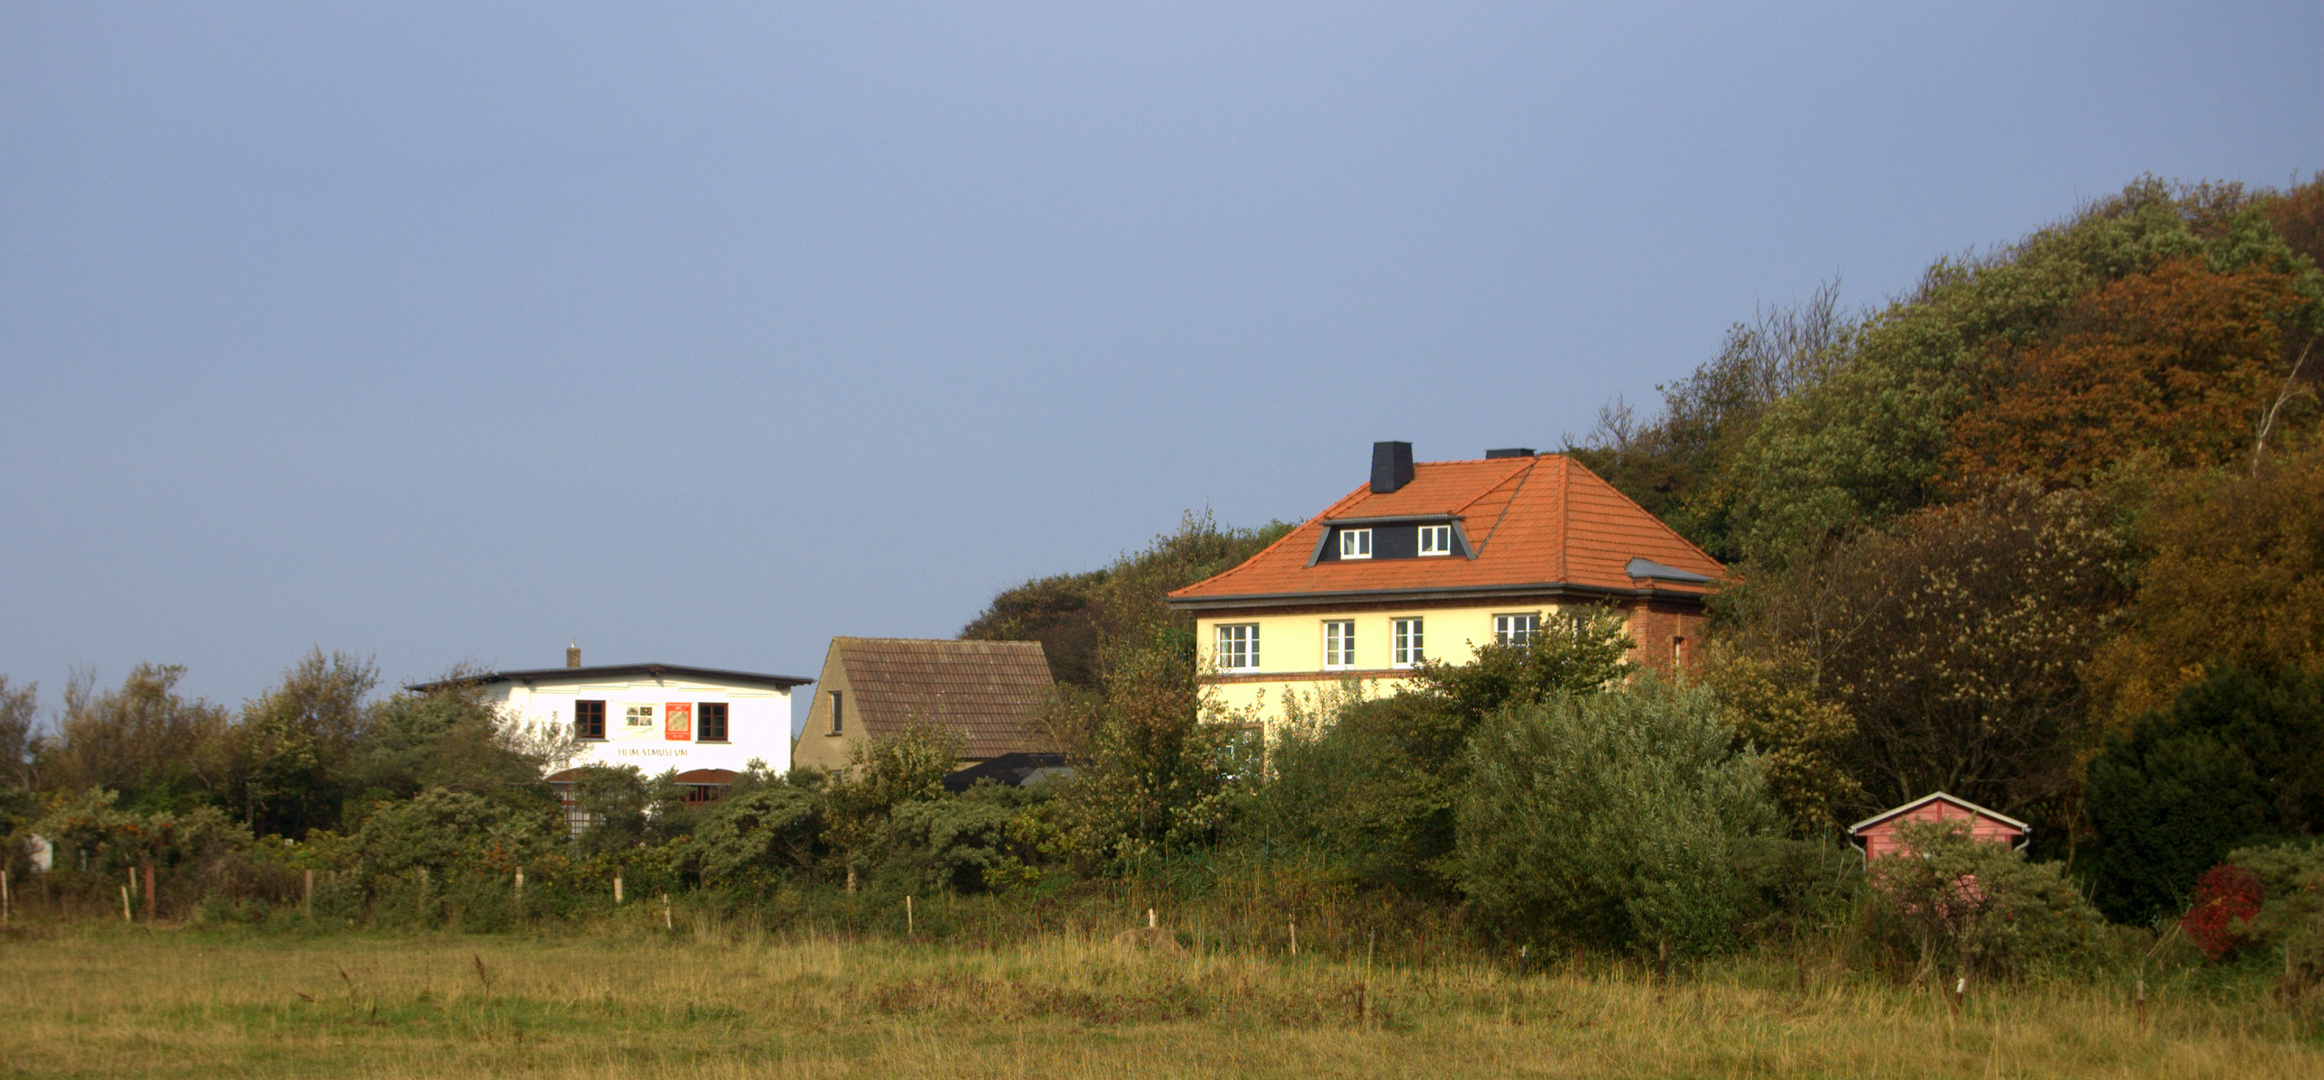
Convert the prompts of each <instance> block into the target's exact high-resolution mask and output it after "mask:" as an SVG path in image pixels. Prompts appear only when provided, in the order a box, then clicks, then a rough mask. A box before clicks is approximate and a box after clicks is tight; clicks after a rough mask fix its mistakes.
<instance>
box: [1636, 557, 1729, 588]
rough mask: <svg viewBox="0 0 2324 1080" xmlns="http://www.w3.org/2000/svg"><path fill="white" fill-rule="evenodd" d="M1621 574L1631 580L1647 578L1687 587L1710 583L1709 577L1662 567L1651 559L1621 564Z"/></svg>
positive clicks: (1675, 568) (1670, 567)
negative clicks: (1674, 582)
mask: <svg viewBox="0 0 2324 1080" xmlns="http://www.w3.org/2000/svg"><path fill="white" fill-rule="evenodd" d="M1622 572H1623V573H1625V574H1628V575H1630V576H1631V577H1633V578H1649V579H1652V580H1655V581H1683V582H1686V583H1687V584H1689V585H1708V584H1710V583H1711V578H1710V576H1709V575H1706V574H1698V573H1695V572H1694V571H1692V570H1681V569H1679V568H1678V567H1675V566H1664V565H1663V564H1661V563H1658V562H1655V561H1654V560H1653V559H1632V560H1630V561H1629V562H1627V563H1624V564H1622Z"/></svg>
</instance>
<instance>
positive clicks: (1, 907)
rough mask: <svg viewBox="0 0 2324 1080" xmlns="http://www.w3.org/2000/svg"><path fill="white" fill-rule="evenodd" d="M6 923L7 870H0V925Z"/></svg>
mask: <svg viewBox="0 0 2324 1080" xmlns="http://www.w3.org/2000/svg"><path fill="white" fill-rule="evenodd" d="M6 925H8V871H6V870H0V926H6Z"/></svg>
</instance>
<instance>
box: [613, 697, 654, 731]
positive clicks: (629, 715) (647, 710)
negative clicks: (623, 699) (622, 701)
mask: <svg viewBox="0 0 2324 1080" xmlns="http://www.w3.org/2000/svg"><path fill="white" fill-rule="evenodd" d="M621 714H622V718H623V721H624V722H625V723H627V724H628V725H629V726H630V727H633V728H650V727H652V726H654V707H653V706H652V705H650V704H646V703H644V702H637V703H633V704H629V705H624V706H622V707H621Z"/></svg>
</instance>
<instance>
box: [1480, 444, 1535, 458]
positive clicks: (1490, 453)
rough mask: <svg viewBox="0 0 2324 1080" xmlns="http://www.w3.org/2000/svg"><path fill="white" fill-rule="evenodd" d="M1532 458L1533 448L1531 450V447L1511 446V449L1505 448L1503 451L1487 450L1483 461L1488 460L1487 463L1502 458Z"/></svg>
mask: <svg viewBox="0 0 2324 1080" xmlns="http://www.w3.org/2000/svg"><path fill="white" fill-rule="evenodd" d="M1532 456H1534V454H1533V448H1532V447H1530V446H1511V447H1506V448H1503V449H1500V450H1487V451H1485V459H1486V460H1488V461H1490V460H1492V459H1494V458H1504V457H1532Z"/></svg>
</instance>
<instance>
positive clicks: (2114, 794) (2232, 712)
mask: <svg viewBox="0 0 2324 1080" xmlns="http://www.w3.org/2000/svg"><path fill="white" fill-rule="evenodd" d="M2087 805H2088V810H2087V812H2088V814H2089V819H2090V825H2091V827H2092V828H2093V829H2094V830H2095V831H2096V832H2097V835H2098V845H2099V847H2098V860H2097V872H2096V874H2095V875H2094V880H2093V885H2094V888H2095V894H2096V896H2095V898H2096V900H2097V903H2098V905H2099V907H2100V908H2101V909H2102V910H2104V911H2105V912H2106V913H2107V914H2108V915H2109V916H2112V917H2113V918H2116V919H2124V920H2131V921H2138V922H2144V921H2147V920H2150V919H2153V918H2155V917H2157V916H2164V915H2175V914H2177V913H2178V910H2179V908H2180V906H2181V905H2182V904H2183V903H2184V902H2185V900H2186V897H2187V892H2188V890H2189V889H2190V888H2192V887H2193V886H2194V884H2195V879H2196V878H2197V877H2199V876H2200V875H2201V874H2202V873H2203V871H2205V870H2207V869H2209V868H2210V867H2212V866H2214V865H2216V864H2217V863H2218V862H2219V861H2220V860H2221V859H2223V858H2225V857H2226V856H2227V854H2228V853H2229V852H2230V851H2233V850H2235V849H2236V848H2238V847H2242V846H2245V845H2247V844H2252V843H2257V842H2264V841H2268V840H2279V839H2288V838H2293V837H2300V836H2312V835H2315V834H2317V833H2318V832H2320V831H2324V676H2318V675H2308V674H2302V673H2299V672H2296V671H2277V672H2255V671H2251V670H2247V669H2242V668H2215V669H2213V670H2212V671H2211V672H2210V673H2209V674H2208V675H2207V676H2206V677H2205V678H2204V679H2203V680H2202V681H2201V682H2198V683H2196V684H2194V685H2192V686H2189V687H2188V688H2187V689H2186V690H2184V691H2182V692H2181V693H2180V695H2179V699H2178V701H2177V702H2176V703H2174V704H2173V705H2172V706H2171V708H2170V709H2169V710H2167V711H2163V712H2157V713H2150V714H2148V715H2147V716H2144V717H2141V718H2140V719H2139V720H2138V721H2137V722H2136V723H2134V724H2133V725H2132V726H2131V729H2130V731H2129V732H2128V733H2126V734H2118V735H2116V736H2115V737H2113V738H2112V739H2110V740H2109V741H2108V742H2107V745H2106V748H2105V750H2104V751H2103V752H2101V753H2100V754H2099V755H2098V757H2097V758H2096V759H2094V760H2093V761H2091V763H2090V771H2089V781H2088V804H2087Z"/></svg>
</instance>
